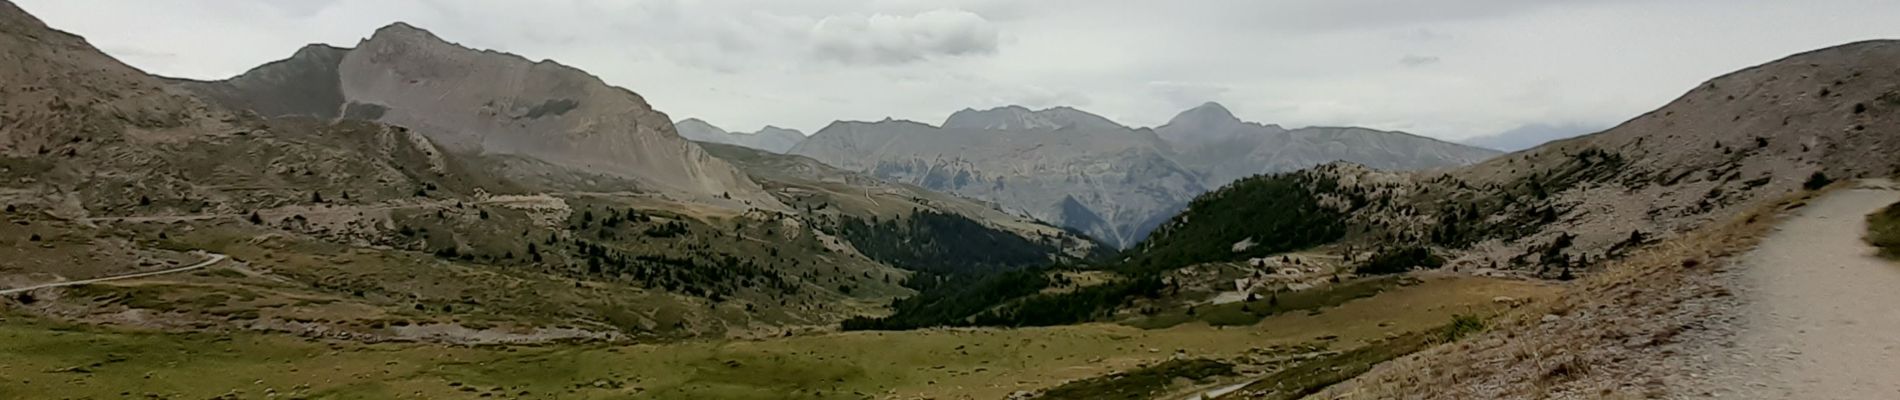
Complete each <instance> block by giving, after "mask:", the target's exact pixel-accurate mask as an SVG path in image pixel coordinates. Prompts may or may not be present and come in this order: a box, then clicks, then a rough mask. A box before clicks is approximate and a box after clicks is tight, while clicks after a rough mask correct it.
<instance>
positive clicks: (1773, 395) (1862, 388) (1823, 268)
mask: <svg viewBox="0 0 1900 400" xmlns="http://www.w3.org/2000/svg"><path fill="white" fill-rule="evenodd" d="M1895 201H1900V190H1896V189H1895V187H1894V186H1893V183H1891V182H1888V181H1885V180H1872V181H1867V182H1865V183H1863V184H1862V185H1861V186H1860V187H1858V188H1854V189H1847V190H1840V191H1836V192H1833V193H1830V194H1828V195H1826V196H1824V197H1822V198H1819V199H1816V200H1814V202H1813V203H1812V204H1810V205H1808V206H1807V207H1805V209H1802V210H1799V211H1797V212H1796V213H1795V214H1794V215H1791V216H1789V217H1788V218H1787V219H1786V220H1785V221H1783V222H1782V223H1781V225H1780V226H1779V227H1778V229H1777V230H1776V231H1774V232H1772V233H1770V234H1769V235H1768V236H1767V237H1766V238H1764V239H1763V240H1762V242H1761V245H1760V246H1758V247H1756V248H1755V250H1753V251H1751V252H1749V253H1747V255H1745V256H1743V258H1742V259H1741V260H1739V261H1740V264H1739V266H1740V267H1741V268H1742V269H1741V271H1740V272H1739V275H1738V276H1736V277H1735V280H1736V286H1737V289H1738V290H1737V293H1736V296H1737V300H1739V301H1740V304H1739V307H1738V308H1737V309H1736V310H1735V316H1736V319H1735V320H1734V321H1733V328H1734V329H1735V331H1734V336H1733V340H1734V342H1733V343H1732V345H1733V347H1730V348H1727V349H1723V350H1721V351H1719V352H1717V353H1715V354H1709V355H1708V356H1709V357H1710V358H1711V360H1710V361H1712V364H1713V365H1712V366H1711V370H1710V371H1708V373H1707V374H1706V375H1705V378H1706V379H1707V381H1706V383H1707V387H1705V388H1701V390H1697V391H1696V393H1697V395H1700V396H1713V397H1718V398H1750V399H1752V398H1767V399H1895V398H1900V263H1895V262H1892V261H1887V260H1883V259H1880V258H1877V257H1875V256H1873V254H1874V249H1873V248H1872V247H1871V246H1869V245H1867V244H1866V242H1864V241H1863V240H1862V239H1861V238H1862V235H1864V234H1865V233H1866V231H1867V230H1866V229H1867V228H1866V225H1867V223H1866V217H1867V215H1868V214H1870V213H1873V212H1874V211H1876V210H1878V209H1880V208H1881V207H1885V206H1887V205H1888V204H1893V203H1894V202H1895Z"/></svg>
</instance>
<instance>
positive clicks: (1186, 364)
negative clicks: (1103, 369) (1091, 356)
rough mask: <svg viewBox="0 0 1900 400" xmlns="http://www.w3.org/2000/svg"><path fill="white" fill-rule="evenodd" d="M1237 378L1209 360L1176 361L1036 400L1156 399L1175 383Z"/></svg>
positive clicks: (1053, 392) (1225, 366)
mask: <svg viewBox="0 0 1900 400" xmlns="http://www.w3.org/2000/svg"><path fill="white" fill-rule="evenodd" d="M1233 374H1234V365H1233V364H1228V363H1225V362H1220V361H1215V360H1208V359H1201V358H1196V359H1176V360H1168V361H1167V362H1164V363H1161V364H1158V365H1154V366H1150V367H1145V368H1140V369H1136V370H1134V371H1129V372H1125V373H1118V374H1113V375H1108V376H1101V377H1095V378H1089V379H1083V380H1079V381H1075V382H1069V383H1067V384H1063V385H1062V386H1057V387H1056V388H1054V389H1049V391H1047V392H1043V393H1042V395H1041V396H1037V397H1036V398H1037V399H1044V400H1057V399H1126V400H1140V399H1150V398H1154V396H1155V395H1157V394H1161V393H1164V392H1165V391H1166V390H1167V389H1168V386H1169V385H1171V384H1173V383H1174V381H1175V380H1176V379H1187V380H1192V381H1200V380H1204V379H1207V378H1212V377H1215V376H1230V375H1233Z"/></svg>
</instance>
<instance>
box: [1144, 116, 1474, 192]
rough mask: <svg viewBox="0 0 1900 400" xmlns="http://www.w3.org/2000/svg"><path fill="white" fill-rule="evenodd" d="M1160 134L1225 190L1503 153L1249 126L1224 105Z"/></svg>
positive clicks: (1369, 134) (1372, 133) (1377, 134)
mask: <svg viewBox="0 0 1900 400" xmlns="http://www.w3.org/2000/svg"><path fill="white" fill-rule="evenodd" d="M1155 133H1156V134H1157V135H1159V136H1160V137H1162V138H1163V139H1167V140H1168V142H1169V143H1170V144H1172V145H1173V148H1174V152H1175V153H1176V154H1177V155H1178V158H1177V159H1178V160H1180V161H1181V163H1182V164H1185V165H1188V166H1189V167H1190V168H1192V169H1193V170H1194V171H1195V172H1196V173H1199V174H1201V175H1202V177H1204V178H1205V179H1206V181H1205V183H1206V186H1207V187H1210V188H1218V187H1221V186H1224V185H1226V184H1227V183H1229V182H1233V181H1234V180H1236V179H1240V178H1244V177H1247V176H1250V175H1255V174H1262V173H1273V172H1285V171H1292V170H1297V169H1301V168H1307V167H1312V166H1315V165H1320V164H1325V163H1329V162H1334V161H1346V162H1350V163H1355V164H1361V165H1365V166H1368V167H1372V168H1375V169H1383V170H1420V169H1431V168H1440V167H1451V166H1460V165H1468V164H1472V163H1476V162H1479V161H1484V160H1485V159H1488V158H1491V157H1493V156H1496V155H1498V154H1499V152H1497V151H1494V150H1489V149H1482V148H1476V147H1471V146H1466V145H1461V144H1456V143H1450V142H1445V141H1440V140H1438V139H1432V138H1428V137H1424V136H1418V135H1413V134H1408V133H1404V132H1388V131H1379V130H1373V129H1366V128H1355V127H1308V128H1300V129H1293V130H1288V129H1285V128H1281V127H1280V126H1279V125H1269V124H1260V123H1254V122H1247V121H1242V120H1240V119H1239V118H1236V117H1234V114H1233V113H1231V112H1228V111H1227V108H1226V107H1222V106H1221V105H1220V104H1216V103H1207V104H1203V105H1201V106H1199V107H1195V108H1192V109H1189V110H1187V111H1183V112H1181V114H1179V115H1176V116H1175V117H1174V119H1172V120H1169V121H1168V123H1167V124H1166V125H1162V126H1160V127H1158V128H1155Z"/></svg>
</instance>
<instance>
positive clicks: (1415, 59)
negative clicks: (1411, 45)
mask: <svg viewBox="0 0 1900 400" xmlns="http://www.w3.org/2000/svg"><path fill="white" fill-rule="evenodd" d="M1438 61H1439V60H1438V56H1421V55H1416V54H1406V55H1405V57H1399V65H1404V66H1407V67H1422V66H1426V65H1430V64H1437V63H1438Z"/></svg>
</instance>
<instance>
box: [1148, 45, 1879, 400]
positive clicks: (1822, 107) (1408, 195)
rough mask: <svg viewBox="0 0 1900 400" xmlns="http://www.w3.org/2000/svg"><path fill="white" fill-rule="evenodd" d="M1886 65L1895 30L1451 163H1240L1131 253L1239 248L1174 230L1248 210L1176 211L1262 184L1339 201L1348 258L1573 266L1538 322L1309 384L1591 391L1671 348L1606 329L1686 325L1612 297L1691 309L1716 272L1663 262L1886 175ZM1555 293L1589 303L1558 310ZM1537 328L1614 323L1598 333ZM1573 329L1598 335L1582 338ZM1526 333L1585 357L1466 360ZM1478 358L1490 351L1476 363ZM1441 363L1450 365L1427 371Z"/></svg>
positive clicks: (1261, 192)
mask: <svg viewBox="0 0 1900 400" xmlns="http://www.w3.org/2000/svg"><path fill="white" fill-rule="evenodd" d="M1896 64H1900V42H1894V41H1872V42H1859V43H1852V44H1847V45H1842V46H1837V47H1831V48H1827V49H1822V50H1816V51H1812V52H1807V53H1801V54H1797V55H1793V56H1790V57H1788V58H1784V59H1781V60H1777V61H1774V62H1770V63H1767V64H1763V65H1760V66H1756V67H1752V68H1748V69H1745V70H1741V71H1738V72H1735V73H1731V74H1728V75H1724V76H1721V77H1718V78H1715V79H1712V80H1709V81H1708V82H1705V83H1703V84H1701V85H1698V86H1697V87H1696V88H1695V89H1693V90H1690V91H1689V92H1688V93H1686V94H1684V95H1683V96H1681V97H1680V98H1678V99H1676V100H1675V101H1672V102H1670V103H1669V104H1667V105H1665V106H1663V107H1661V108H1659V109H1657V110H1656V111H1652V112H1649V113H1646V114H1644V115H1642V116H1639V117H1636V118H1634V119H1632V120H1630V121H1628V122H1625V123H1623V124H1621V125H1618V126H1617V127H1615V128H1611V129H1609V130H1606V131H1604V132H1600V133H1596V134H1592V135H1587V136H1582V137H1578V138H1573V139H1567V140H1561V141H1558V142H1554V143H1550V144H1546V145H1544V146H1539V147H1537V148H1534V149H1530V150H1527V151H1523V152H1518V153H1513V154H1509V155H1506V156H1502V157H1498V158H1495V159H1492V160H1490V161H1486V162H1484V163H1480V164H1478V165H1475V166H1471V167H1467V168H1460V169H1454V170H1448V171H1440V172H1428V173H1421V174H1410V175H1407V174H1391V173H1381V172H1375V171H1371V170H1367V169H1364V168H1361V167H1357V166H1351V165H1329V166H1325V167H1321V168H1317V169H1312V170H1306V171H1301V172H1298V173H1295V174H1294V175H1292V177H1295V178H1296V180H1298V181H1303V182H1308V183H1307V184H1304V185H1298V186H1294V187H1292V188H1290V189H1282V190H1272V188H1274V187H1276V186H1278V187H1284V186H1285V184H1284V183H1283V182H1285V181H1286V179H1285V178H1283V177H1271V176H1270V177H1259V178H1250V179H1245V180H1241V181H1239V182H1237V183H1236V184H1235V185H1234V186H1233V187H1231V188H1229V189H1228V190H1223V191H1220V192H1215V193H1212V194H1210V195H1209V196H1207V197H1205V198H1203V199H1200V200H1197V201H1196V202H1195V205H1194V206H1192V207H1190V208H1189V210H1188V211H1187V212H1186V213H1184V214H1182V216H1180V217H1177V218H1176V219H1175V220H1173V221H1171V222H1169V223H1168V224H1165V225H1163V227H1162V228H1161V229H1160V230H1158V231H1157V233H1156V235H1154V236H1153V237H1151V238H1150V240H1149V241H1148V242H1146V243H1145V244H1144V247H1141V249H1142V250H1143V251H1144V253H1149V254H1155V253H1161V254H1166V253H1169V252H1189V253H1190V254H1194V255H1198V256H1199V257H1200V258H1199V259H1198V260H1209V259H1240V258H1245V257H1248V256H1250V255H1249V254H1246V253H1243V252H1237V251H1227V250H1228V249H1218V250H1216V249H1204V248H1196V247H1191V246H1189V244H1193V243H1194V241H1180V240H1176V238H1180V239H1186V238H1188V237H1190V236H1187V235H1190V234H1193V233H1195V232H1208V233H1206V234H1200V235H1202V236H1191V237H1194V238H1207V237H1208V236H1205V235H1207V234H1213V235H1216V236H1211V238H1212V239H1213V240H1219V241H1227V242H1228V243H1232V242H1237V241H1241V240H1243V239H1245V237H1246V236H1247V235H1248V234H1247V233H1246V231H1244V230H1234V229H1222V228H1219V226H1221V225H1237V226H1243V227H1244V226H1249V225H1251V224H1260V223H1264V222H1266V221H1265V220H1258V219H1254V220H1247V221H1232V220H1224V219H1219V218H1192V217H1191V216H1195V215H1202V214H1211V213H1227V215H1235V214H1232V213H1233V212H1235V211H1233V210H1236V209H1244V208H1245V207H1250V206H1251V205H1252V204H1260V203H1261V202H1263V201H1267V199H1269V197H1266V196H1282V197H1284V196H1292V197H1294V198H1304V199H1308V200H1305V201H1310V202H1317V203H1319V204H1325V205H1327V208H1330V209H1332V210H1335V212H1338V213H1341V214H1343V215H1346V216H1347V217H1346V218H1344V219H1343V221H1339V222H1343V223H1345V224H1346V228H1345V232H1346V234H1344V235H1343V236H1342V237H1341V239H1340V240H1339V241H1337V242H1336V243H1335V244H1332V245H1330V246H1329V248H1334V249H1337V250H1335V251H1339V252H1341V253H1342V254H1343V255H1344V256H1345V257H1346V258H1347V259H1349V260H1350V259H1362V260H1364V259H1370V258H1372V257H1375V256H1376V255H1378V254H1384V253H1385V252H1386V249H1393V250H1396V249H1404V248H1411V247H1422V248H1426V249H1429V251H1430V252H1431V253H1435V254H1436V255H1439V256H1442V257H1443V258H1446V259H1447V262H1446V264H1445V266H1446V268H1448V269H1452V270H1460V271H1473V272H1477V273H1480V274H1521V275H1528V276H1537V277H1544V278H1552V279H1573V278H1578V277H1588V278H1587V279H1586V281H1585V283H1584V284H1583V286H1582V288H1581V289H1580V290H1582V292H1579V293H1578V294H1575V295H1572V296H1566V297H1565V300H1564V301H1563V302H1561V303H1558V304H1553V305H1552V306H1551V307H1553V309H1554V310H1555V311H1551V313H1553V314H1554V315H1555V317H1552V316H1542V318H1543V319H1544V320H1543V321H1542V322H1539V321H1537V320H1536V319H1537V318H1538V317H1539V316H1540V315H1539V314H1531V315H1528V316H1524V318H1526V320H1513V321H1511V324H1510V325H1508V326H1507V327H1505V328H1500V329H1501V330H1502V332H1498V333H1496V334H1490V335H1486V336H1485V338H1484V339H1481V340H1480V341H1479V342H1477V343H1481V344H1479V345H1476V350H1471V349H1472V348H1473V346H1471V345H1463V346H1461V347H1460V348H1464V349H1467V350H1465V351H1452V350H1443V351H1438V350H1434V351H1431V352H1427V353H1424V354H1422V355H1421V356H1420V357H1419V358H1417V359H1413V360H1408V361H1405V362H1404V364H1403V365H1404V367H1402V368H1401V367H1394V368H1393V369H1385V368H1381V369H1378V370H1375V373H1374V374H1372V375H1369V376H1366V377H1362V378H1361V379H1359V380H1356V381H1354V382H1353V383H1349V384H1348V385H1346V386H1344V387H1342V388H1340V389H1336V390H1329V391H1328V392H1327V394H1326V395H1327V396H1329V397H1331V396H1338V395H1350V396H1348V397H1352V396H1362V397H1368V398H1383V397H1386V396H1397V397H1406V398H1415V397H1416V398H1438V397H1447V398H1466V397H1496V396H1506V397H1509V396H1516V395H1522V394H1527V393H1551V392H1552V391H1560V392H1561V391H1565V390H1580V391H1583V393H1595V392H1591V391H1592V390H1595V389H1593V388H1596V387H1604V386H1602V385H1606V384H1607V385H1615V384H1614V382H1616V381H1618V380H1623V381H1624V382H1629V380H1631V379H1635V378H1633V377H1641V376H1647V375H1650V374H1653V373H1658V372H1662V370H1654V369H1649V370H1646V369H1644V368H1660V367H1656V365H1659V364H1656V363H1650V362H1647V361H1648V360H1660V361H1656V362H1657V363H1663V364H1667V363H1670V362H1680V360H1677V361H1669V360H1670V359H1669V358H1668V357H1669V355H1668V354H1671V353H1668V352H1659V351H1661V350H1664V349H1671V348H1676V347H1671V346H1663V345H1665V344H1670V343H1673V342H1665V341H1657V342H1630V341H1621V340H1616V339H1613V338H1614V337H1630V336H1645V335H1651V334H1656V335H1665V336H1672V337H1673V336H1676V335H1692V334H1697V333H1694V332H1699V331H1700V329H1703V327H1697V326H1689V327H1682V326H1671V325H1669V324H1668V323H1667V321H1674V320H1677V319H1667V320H1660V321H1664V322H1657V323H1647V322H1646V323H1641V324H1635V323H1628V322H1616V321H1614V320H1616V318H1615V316H1617V315H1638V314H1642V315H1648V314H1650V313H1656V314H1668V315H1701V314H1694V313H1705V312H1706V311H1695V310H1706V309H1700V308H1697V309H1684V308H1682V307H1686V304H1691V303H1698V304H1699V302H1706V301H1710V300H1709V299H1707V298H1704V297H1699V296H1705V295H1707V294H1708V293H1713V292H1714V291H1717V290H1722V289H1716V288H1720V287H1722V284H1720V283H1719V282H1720V281H1719V280H1710V279H1711V278H1709V275H1707V274H1706V273H1704V272H1682V271H1683V270H1682V269H1681V267H1683V266H1693V265H1695V264H1696V263H1698V262H1703V261H1701V260H1698V259H1699V258H1701V257H1711V258H1715V259H1716V260H1712V261H1707V262H1720V261H1721V260H1720V258H1721V257H1724V256H1726V255H1729V254H1734V253H1735V252H1737V251H1738V250H1739V249H1745V248H1746V246H1747V245H1748V243H1752V241H1753V240H1754V239H1753V238H1755V237H1758V236H1755V235H1757V234H1758V233H1759V232H1761V229H1765V228H1764V226H1765V224H1766V222H1765V221H1768V220H1769V218H1772V215H1774V214H1773V213H1774V212H1775V211H1777V210H1778V209H1784V208H1785V209H1792V208H1796V207H1800V206H1801V204H1803V203H1801V202H1800V199H1799V196H1802V193H1804V192H1807V191H1812V190H1816V189H1821V188H1824V187H1826V186H1827V185H1828V184H1829V183H1830V182H1833V181H1836V180H1843V179H1849V178H1869V177H1886V176H1891V175H1894V174H1900V157H1895V156H1894V154H1897V153H1895V152H1894V150H1895V149H1900V132H1894V131H1893V128H1892V127H1893V126H1897V125H1896V124H1895V123H1896V122H1900V121H1897V120H1900V72H1896V71H1895V70H1893V69H1892V68H1890V67H1891V66H1892V65H1896ZM1222 210H1228V211H1222ZM1339 222H1335V221H1326V222H1324V223H1323V224H1321V225H1326V226H1330V225H1331V224H1336V223H1339ZM1313 226H1320V225H1313ZM1306 229H1312V228H1311V227H1308V228H1306ZM1176 242H1182V243H1180V244H1177V243H1176ZM1285 243H1294V244H1297V243H1304V242H1285ZM1669 257H1676V258H1673V259H1672V258H1669ZM1685 260H1686V261H1685ZM1669 263H1680V265H1675V266H1673V267H1671V266H1670V265H1669ZM1413 265H1418V264H1413ZM1670 285H1680V287H1671V286H1670ZM1565 309H1570V310H1597V311H1595V312H1588V313H1582V314H1578V315H1575V316H1574V318H1572V316H1569V315H1565V312H1564V311H1563V310H1565ZM1552 318H1557V319H1555V321H1557V322H1554V323H1553V322H1552ZM1672 318H1673V317H1672ZM1682 318H1706V316H1704V317H1687V316H1685V317H1682ZM1553 326H1623V327H1625V328H1624V329H1620V330H1619V332H1617V333H1602V332H1598V330H1594V329H1592V330H1567V329H1558V328H1552V327H1553ZM1652 330H1653V331H1652ZM1683 330H1688V331H1689V332H1682V331H1683ZM1662 331H1668V332H1662ZM1591 332H1597V333H1602V334H1605V335H1613V336H1611V337H1609V338H1606V337H1593V336H1586V335H1591V334H1593V333H1591ZM1512 335H1518V336H1516V337H1517V338H1516V339H1514V340H1512V341H1511V342H1512V343H1518V344H1516V345H1511V346H1502V345H1498V344H1497V343H1498V342H1496V340H1497V338H1498V337H1504V336H1512ZM1527 337H1528V338H1529V339H1527ZM1657 346H1661V347H1657ZM1442 348H1443V347H1441V349H1442ZM1529 348H1540V349H1543V350H1539V351H1548V352H1551V353H1549V354H1546V355H1545V356H1544V357H1546V358H1545V359H1544V360H1545V361H1548V362H1551V363H1564V362H1566V361H1563V360H1574V361H1568V362H1569V364H1552V366H1550V367H1551V368H1563V367H1562V365H1570V366H1571V368H1589V369H1590V370H1589V372H1588V373H1574V371H1575V370H1572V371H1573V373H1558V375H1552V376H1550V377H1546V378H1538V379H1527V378H1526V377H1525V376H1524V375H1523V372H1522V371H1520V370H1519V368H1517V367H1502V365H1506V364H1496V363H1487V362H1480V361H1476V360H1486V359H1491V360H1495V359H1504V358H1509V357H1511V355H1510V354H1508V353H1509V352H1513V351H1526V350H1521V349H1529ZM1468 351H1477V352H1479V353H1468ZM1632 356H1634V357H1645V358H1644V360H1645V362H1642V363H1636V362H1614V363H1606V362H1602V357H1632ZM1494 365H1495V366H1500V367H1495V368H1494V367H1490V366H1494ZM1473 366H1481V367H1473ZM1453 370H1456V371H1460V372H1458V373H1456V374H1447V373H1444V372H1443V371H1453ZM1429 371H1436V372H1429ZM1452 381H1456V382H1458V383H1457V384H1452V383H1451V382H1452ZM1652 385H1653V384H1652ZM1612 387H1613V386H1612ZM1652 387H1653V386H1652ZM1425 388H1432V389H1430V390H1425ZM1249 389H1250V390H1255V389H1252V388H1249ZM1623 389H1625V390H1648V389H1641V388H1637V389H1631V388H1629V387H1627V386H1625V387H1624V388H1623ZM1606 390H1607V389H1606ZM1619 391H1621V390H1619ZM1244 392H1246V391H1244ZM1268 392H1269V391H1267V390H1265V389H1258V390H1255V391H1251V392H1248V393H1255V394H1262V393H1268ZM1573 393H1574V392H1573Z"/></svg>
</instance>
